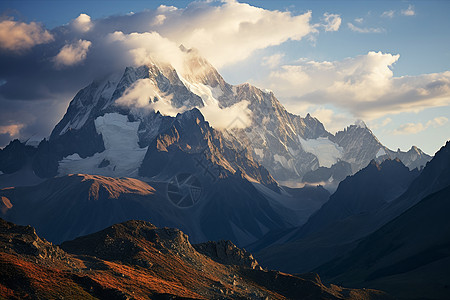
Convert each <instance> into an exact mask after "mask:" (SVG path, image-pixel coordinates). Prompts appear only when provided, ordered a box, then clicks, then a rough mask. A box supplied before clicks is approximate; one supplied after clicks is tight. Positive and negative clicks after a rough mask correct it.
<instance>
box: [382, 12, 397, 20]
mask: <svg viewBox="0 0 450 300" xmlns="http://www.w3.org/2000/svg"><path fill="white" fill-rule="evenodd" d="M394 14H395V11H393V10H387V11H385V12H383V13H382V14H381V17H383V18H390V19H392V18H393V17H394Z"/></svg>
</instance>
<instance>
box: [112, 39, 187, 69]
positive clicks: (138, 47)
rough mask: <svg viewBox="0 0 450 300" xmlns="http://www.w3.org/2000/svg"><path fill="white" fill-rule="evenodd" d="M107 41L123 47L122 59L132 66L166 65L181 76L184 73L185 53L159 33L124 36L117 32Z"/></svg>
mask: <svg viewBox="0 0 450 300" xmlns="http://www.w3.org/2000/svg"><path fill="white" fill-rule="evenodd" d="M107 40H108V42H109V43H110V44H111V45H113V46H118V45H119V46H121V47H123V49H122V50H123V51H119V53H120V55H122V56H123V57H122V58H121V59H125V60H127V61H130V62H129V63H130V64H134V65H137V66H140V65H145V64H152V63H166V64H171V65H172V66H173V67H174V68H175V69H177V71H178V72H180V73H181V74H182V73H183V67H184V63H185V53H184V52H183V51H181V50H180V48H179V46H178V44H177V43H175V42H172V41H170V40H169V39H167V38H164V37H162V36H161V35H160V34H159V33H157V32H144V33H137V32H133V33H130V34H124V33H123V32H120V31H116V32H114V33H112V34H110V35H108V38H107ZM126 57H128V59H127V58H126Z"/></svg>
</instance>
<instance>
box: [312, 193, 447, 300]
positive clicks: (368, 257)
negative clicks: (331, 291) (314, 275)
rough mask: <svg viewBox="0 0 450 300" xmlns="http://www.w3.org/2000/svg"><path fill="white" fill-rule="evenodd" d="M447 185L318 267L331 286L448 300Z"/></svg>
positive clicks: (417, 297)
mask: <svg viewBox="0 0 450 300" xmlns="http://www.w3.org/2000/svg"><path fill="white" fill-rule="evenodd" d="M449 210H450V186H447V187H446V188H444V189H441V190H440V191H438V192H435V193H433V194H431V195H429V196H427V197H425V198H424V199H423V200H421V201H420V202H419V203H417V204H416V205H414V206H413V207H411V208H410V209H408V210H407V211H406V212H404V213H403V214H401V215H400V216H399V217H397V218H395V219H394V220H392V221H391V222H389V223H387V224H386V225H384V226H383V227H381V228H380V229H378V230H377V231H375V232H374V233H372V234H370V235H369V236H367V237H365V238H364V239H363V240H362V241H361V242H359V243H358V246H357V247H356V248H355V249H354V250H352V251H351V252H350V253H348V254H346V255H345V256H343V257H339V258H337V259H335V260H333V261H331V262H329V263H327V264H325V265H323V266H321V267H320V268H318V271H319V272H320V274H322V275H324V276H326V277H327V278H328V279H331V278H332V279H333V282H339V283H340V284H344V283H345V284H346V285H350V286H365V287H372V288H380V289H383V290H385V291H388V292H390V293H391V294H392V295H395V296H397V297H399V298H407V299H447V298H448V295H449V290H448V289H449V288H448V287H449V285H450V271H449V270H450V223H449V222H448V211H449Z"/></svg>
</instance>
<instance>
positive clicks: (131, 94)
mask: <svg viewBox="0 0 450 300" xmlns="http://www.w3.org/2000/svg"><path fill="white" fill-rule="evenodd" d="M170 100H171V95H165V94H163V93H161V92H159V89H158V87H157V86H156V85H155V84H154V83H153V82H152V80H150V79H149V78H144V79H139V80H137V81H135V82H134V83H133V84H132V85H131V86H130V87H129V88H127V89H126V90H125V92H124V93H123V95H122V96H121V97H120V98H118V99H117V100H116V104H118V105H121V106H127V107H131V108H134V109H135V110H141V111H143V112H144V113H146V112H147V111H149V110H154V111H159V112H160V113H161V114H163V115H166V116H172V117H174V116H176V115H177V113H180V112H183V111H184V110H185V109H186V108H178V109H177V108H175V107H173V106H172V104H171V102H170Z"/></svg>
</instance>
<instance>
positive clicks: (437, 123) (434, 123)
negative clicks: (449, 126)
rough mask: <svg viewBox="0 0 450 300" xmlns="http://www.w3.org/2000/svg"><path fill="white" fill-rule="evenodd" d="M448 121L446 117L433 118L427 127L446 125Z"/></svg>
mask: <svg viewBox="0 0 450 300" xmlns="http://www.w3.org/2000/svg"><path fill="white" fill-rule="evenodd" d="M447 122H448V119H447V118H446V117H436V118H434V119H433V120H430V121H428V122H427V127H430V126H431V127H435V128H436V127H441V126H444V125H445V124H446V123H447Z"/></svg>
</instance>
